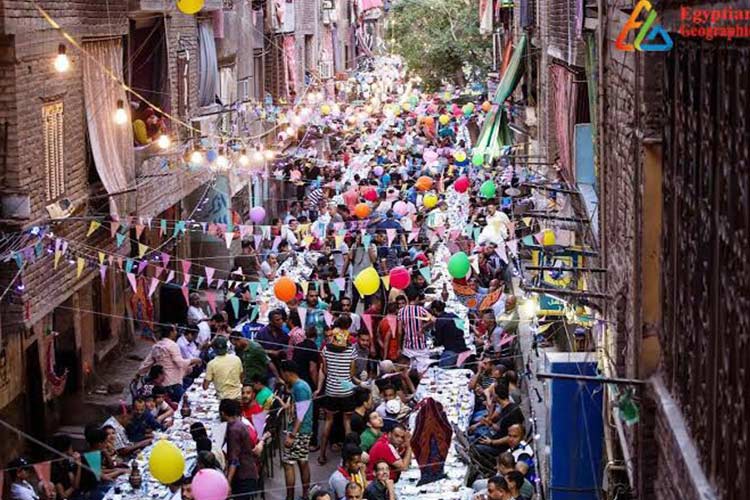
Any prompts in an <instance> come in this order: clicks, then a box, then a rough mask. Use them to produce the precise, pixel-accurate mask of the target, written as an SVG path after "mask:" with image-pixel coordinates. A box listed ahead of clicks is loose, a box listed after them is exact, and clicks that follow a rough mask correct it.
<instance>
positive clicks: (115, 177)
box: [81, 40, 135, 216]
mask: <svg viewBox="0 0 750 500" xmlns="http://www.w3.org/2000/svg"><path fill="white" fill-rule="evenodd" d="M84 50H85V51H86V53H88V54H89V55H90V57H83V58H81V60H82V61H83V95H84V100H85V104H86V124H87V127H88V133H89V142H90V143H91V153H92V155H93V157H94V163H95V164H96V171H97V172H98V173H99V178H100V179H101V180H102V184H104V188H105V189H106V190H107V192H108V193H110V194H112V193H118V192H121V191H125V190H127V189H128V188H129V187H131V186H132V185H133V183H134V179H135V160H134V155H133V128H132V127H131V126H130V120H128V123H127V124H125V125H118V124H116V123H115V122H114V120H113V119H112V115H113V113H114V112H115V110H116V108H117V101H118V100H122V102H123V103H124V104H125V109H126V111H127V112H128V115H129V114H130V106H129V104H128V98H127V95H126V94H125V90H123V88H122V87H121V86H120V85H119V84H117V83H116V82H115V81H114V80H112V78H110V76H109V75H108V74H106V73H105V72H104V71H103V70H102V67H106V68H109V69H110V70H112V72H114V73H115V75H116V76H117V78H118V79H120V80H122V46H121V45H120V40H103V41H97V42H86V43H84ZM131 203H132V197H131V196H130V195H129V194H127V193H125V194H118V195H117V196H113V197H110V199H109V207H110V213H111V214H112V215H115V216H118V215H126V214H127V213H128V212H130V211H131V210H132V208H133V207H132V206H131Z"/></svg>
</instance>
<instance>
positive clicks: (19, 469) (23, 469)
mask: <svg viewBox="0 0 750 500" xmlns="http://www.w3.org/2000/svg"><path fill="white" fill-rule="evenodd" d="M8 468H9V469H10V470H9V473H10V478H11V481H12V483H11V485H10V498H11V500H39V495H37V493H36V491H34V487H33V486H31V484H30V483H29V482H28V481H27V480H28V479H29V476H30V473H31V469H32V466H31V464H30V463H29V461H28V460H26V459H25V458H23V457H18V458H17V459H15V460H13V461H12V462H10V463H9V464H8Z"/></svg>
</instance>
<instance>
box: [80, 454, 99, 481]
mask: <svg viewBox="0 0 750 500" xmlns="http://www.w3.org/2000/svg"><path fill="white" fill-rule="evenodd" d="M83 458H85V459H86V463H87V464H88V466H89V469H91V470H92V471H93V472H94V475H95V476H96V479H97V481H98V480H99V478H100V477H101V476H102V452H101V451H99V450H97V451H89V452H87V453H84V454H83Z"/></svg>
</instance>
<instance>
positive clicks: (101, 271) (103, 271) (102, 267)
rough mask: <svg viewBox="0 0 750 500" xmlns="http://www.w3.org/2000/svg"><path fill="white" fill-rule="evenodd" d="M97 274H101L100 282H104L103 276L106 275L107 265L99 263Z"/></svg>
mask: <svg viewBox="0 0 750 500" xmlns="http://www.w3.org/2000/svg"><path fill="white" fill-rule="evenodd" d="M99 276H101V278H102V283H104V278H106V276H107V266H105V265H104V264H99Z"/></svg>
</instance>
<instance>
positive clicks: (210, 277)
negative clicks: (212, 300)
mask: <svg viewBox="0 0 750 500" xmlns="http://www.w3.org/2000/svg"><path fill="white" fill-rule="evenodd" d="M204 271H206V286H211V283H212V282H213V280H214V272H215V271H216V269H214V268H213V267H208V266H206V268H205V269H204Z"/></svg>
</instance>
